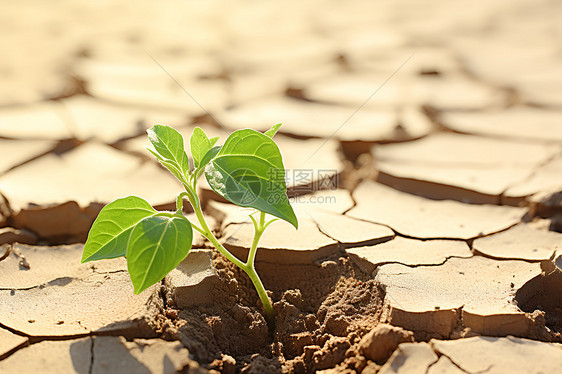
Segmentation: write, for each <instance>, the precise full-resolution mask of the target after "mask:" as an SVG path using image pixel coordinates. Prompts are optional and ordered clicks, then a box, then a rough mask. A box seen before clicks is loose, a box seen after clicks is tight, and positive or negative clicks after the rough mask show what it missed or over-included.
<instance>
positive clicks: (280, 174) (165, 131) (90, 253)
mask: <svg viewBox="0 0 562 374" xmlns="http://www.w3.org/2000/svg"><path fill="white" fill-rule="evenodd" d="M280 126H281V124H277V125H275V126H273V127H272V128H271V129H270V130H268V131H266V132H265V133H264V134H262V133H260V132H258V131H255V130H251V129H244V130H238V131H235V132H234V133H232V134H230V136H229V137H228V138H227V139H226V141H225V143H224V145H223V146H222V147H221V146H215V143H216V142H217V140H218V137H216V138H211V139H209V137H208V136H207V135H206V134H205V132H204V131H203V130H202V129H201V128H199V127H196V128H195V129H194V130H193V134H192V135H191V138H190V148H191V156H192V159H193V166H192V167H190V164H189V158H188V155H187V153H186V152H185V150H184V140H183V137H182V135H181V134H180V133H179V132H177V131H176V130H174V129H173V128H171V127H168V126H163V125H155V126H154V127H152V128H151V129H150V130H148V137H149V140H150V142H151V143H152V145H153V146H154V149H148V150H149V151H150V152H151V153H152V154H153V155H154V156H155V157H156V158H157V159H158V161H160V163H161V164H162V165H164V167H166V168H167V169H168V170H169V171H170V172H171V173H172V174H173V175H174V176H175V177H176V178H177V179H178V180H179V181H180V183H181V184H182V185H183V187H184V188H185V191H184V192H181V193H180V194H179V195H178V196H177V198H176V211H175V212H158V211H156V210H154V209H153V208H152V206H151V205H150V204H149V203H148V202H146V201H145V200H143V199H141V198H140V197H136V196H128V197H124V198H121V199H117V200H115V201H113V202H111V203H109V204H108V205H106V206H105V207H104V208H103V209H102V210H101V212H100V214H99V215H98V217H97V218H96V220H95V221H94V224H93V225H92V228H91V229H90V232H89V234H88V239H87V241H86V244H85V245H84V252H83V255H82V263H84V262H88V261H93V260H102V259H110V258H116V257H121V256H126V258H127V270H128V271H129V275H130V277H131V281H132V283H133V287H134V292H135V294H138V293H140V292H142V291H144V290H145V289H147V288H148V287H150V286H151V285H153V284H155V283H157V282H159V281H161V280H162V279H163V278H164V277H165V276H166V274H168V273H169V272H170V271H172V270H173V269H174V268H175V267H176V266H177V265H178V264H179V263H180V262H181V261H182V260H183V259H184V258H185V257H186V256H187V255H188V253H189V250H190V249H191V244H192V240H193V229H195V230H197V231H198V232H200V233H201V234H202V235H203V236H204V237H206V238H207V239H208V240H209V241H210V242H211V243H212V244H213V245H214V246H215V248H216V249H217V250H218V251H219V252H220V253H221V254H222V255H224V256H225V257H226V258H227V259H228V260H230V261H232V262H233V263H234V264H235V265H236V266H238V267H239V268H240V269H242V270H244V272H246V274H248V276H249V277H250V279H251V280H252V282H253V284H254V286H255V288H256V291H257V292H258V295H259V297H260V299H261V301H262V303H263V308H264V312H265V317H266V320H267V322H268V324H269V325H270V326H272V324H273V322H274V313H273V308H272V306H271V302H270V300H269V298H268V297H267V294H266V291H265V288H264V286H263V283H262V281H261V279H260V277H259V276H258V274H257V273H256V270H255V266H254V265H255V258H256V252H257V249H258V243H259V240H260V238H261V236H262V235H263V233H264V231H265V229H266V228H267V227H268V226H269V225H270V224H271V223H272V222H274V221H276V220H277V218H274V219H272V220H269V221H268V220H266V213H267V214H270V215H273V216H275V217H278V218H280V219H283V220H285V221H287V222H289V223H290V224H292V225H293V226H294V227H295V228H298V222H297V217H296V216H295V213H294V211H293V208H292V207H291V204H290V203H289V199H288V198H287V187H286V184H285V169H284V167H283V160H282V157H281V152H280V151H279V148H278V147H277V144H275V142H274V141H273V139H272V138H273V136H274V135H275V133H276V132H277V130H278V129H279V127H280ZM203 174H205V178H206V179H207V182H208V183H209V185H210V186H211V188H212V189H213V190H214V191H215V192H216V193H217V194H219V195H220V196H222V197H223V198H225V199H227V200H228V201H230V202H232V203H234V204H237V205H239V206H242V207H251V208H254V209H256V210H257V212H254V213H258V212H259V216H258V218H254V216H253V215H254V213H252V214H250V216H249V217H250V219H251V220H252V222H253V224H254V239H253V241H252V245H251V248H250V252H249V254H248V258H247V260H246V262H243V261H241V260H240V259H238V258H237V257H235V256H234V255H233V254H232V253H230V252H229V251H228V250H227V249H226V248H225V247H224V246H223V245H222V244H221V243H220V242H219V241H218V240H217V238H216V237H215V235H214V234H213V233H212V231H211V229H210V228H209V225H208V224H207V222H206V221H205V217H204V216H203V211H202V209H201V201H200V200H199V197H198V196H197V181H198V179H199V178H200V177H201V176H202V175H203ZM184 198H187V200H188V201H189V203H190V204H191V206H192V207H193V210H194V212H195V215H196V217H197V220H198V222H199V225H196V224H192V223H191V222H190V221H189V220H188V219H187V218H186V217H185V216H184V215H183V213H182V208H183V199H184Z"/></svg>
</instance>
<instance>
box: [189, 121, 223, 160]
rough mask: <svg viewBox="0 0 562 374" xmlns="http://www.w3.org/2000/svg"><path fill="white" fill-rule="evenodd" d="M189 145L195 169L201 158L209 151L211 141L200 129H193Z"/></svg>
mask: <svg viewBox="0 0 562 374" xmlns="http://www.w3.org/2000/svg"><path fill="white" fill-rule="evenodd" d="M217 140H218V139H217ZM189 145H190V147H191V156H193V164H194V165H195V167H196V168H197V167H199V163H200V162H201V159H202V158H203V156H205V154H206V153H207V151H209V149H211V141H210V140H209V138H208V137H207V134H205V132H204V131H203V130H202V129H201V128H200V127H196V128H194V129H193V134H191V138H190V139H189Z"/></svg>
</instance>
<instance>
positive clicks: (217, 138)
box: [209, 136, 219, 147]
mask: <svg viewBox="0 0 562 374" xmlns="http://www.w3.org/2000/svg"><path fill="white" fill-rule="evenodd" d="M217 140H219V137H218V136H215V137H213V138H211V139H209V142H211V147H212V146H214V145H215V144H216V143H217Z"/></svg>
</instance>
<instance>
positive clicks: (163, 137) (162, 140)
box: [147, 125, 189, 181]
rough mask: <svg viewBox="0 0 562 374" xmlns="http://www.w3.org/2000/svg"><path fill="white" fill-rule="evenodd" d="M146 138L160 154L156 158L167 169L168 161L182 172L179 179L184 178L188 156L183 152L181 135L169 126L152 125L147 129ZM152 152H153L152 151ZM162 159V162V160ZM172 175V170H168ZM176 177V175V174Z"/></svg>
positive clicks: (187, 171)
mask: <svg viewBox="0 0 562 374" xmlns="http://www.w3.org/2000/svg"><path fill="white" fill-rule="evenodd" d="M147 132H148V139H149V140H150V142H151V143H152V145H153V146H154V149H155V150H156V152H157V153H158V154H159V155H160V157H159V158H158V157H157V158H158V160H159V161H160V162H162V164H164V166H166V167H167V168H168V169H169V170H170V167H169V166H168V165H166V164H165V163H164V162H166V163H170V164H172V165H174V166H175V168H176V169H177V170H178V171H179V172H181V173H182V178H178V179H180V181H183V180H185V176H186V175H188V174H189V158H188V157H187V153H185V147H184V143H183V136H182V135H181V134H180V133H179V132H178V131H177V130H175V129H173V128H172V127H170V126H164V125H154V126H153V127H152V128H151V129H149V130H148V131H147ZM152 153H153V154H154V152H152ZM163 161H164V162H163ZM170 171H171V172H172V173H173V174H174V175H176V173H174V171H172V170H170ZM176 177H178V175H176Z"/></svg>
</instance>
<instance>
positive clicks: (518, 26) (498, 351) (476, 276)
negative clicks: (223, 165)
mask: <svg viewBox="0 0 562 374" xmlns="http://www.w3.org/2000/svg"><path fill="white" fill-rule="evenodd" d="M55 3H56V4H55V5H56V6H52V5H49V6H48V7H47V6H45V4H44V3H43V2H40V1H26V2H24V3H22V2H13V3H6V4H3V5H2V12H0V31H2V32H0V45H6V46H8V48H9V51H10V53H5V54H3V58H2V60H1V61H0V76H1V77H2V82H3V84H2V85H1V87H0V372H1V373H34V372H41V373H56V374H60V373H84V374H85V373H88V374H90V373H125V372H126V373H175V372H183V373H216V372H222V373H237V372H242V373H314V372H318V373H324V374H340V373H341V374H344V373H346V374H360V373H361V374H372V373H385V374H386V373H430V374H437V373H480V372H486V373H545V372H552V373H555V372H559V371H560V367H562V365H561V364H562V346H561V345H560V344H561V342H562V335H561V334H562V296H561V293H560V289H561V287H562V272H561V271H560V270H559V268H560V267H562V257H561V256H562V251H561V247H562V234H561V233H560V232H562V179H561V177H560V176H561V175H562V80H561V77H562V71H561V70H560V66H562V64H561V63H562V60H561V56H560V32H561V31H560V30H561V29H560V22H559V17H558V14H560V8H559V6H558V4H556V3H555V2H551V1H546V0H545V1H538V2H537V1H527V0H517V1H511V0H510V1H507V0H506V1H500V2H497V3H494V5H493V6H492V5H490V3H489V2H487V1H483V0H482V1H472V2H471V4H470V8H466V4H461V3H457V2H450V1H439V0H436V1H430V2H425V3H424V4H423V6H421V5H420V4H418V3H416V2H413V1H410V0H403V1H398V2H392V3H386V2H384V3H383V2H372V1H365V0H350V1H347V2H346V4H345V6H342V5H341V4H338V3H334V2H328V1H324V0H319V1H310V2H300V1H285V2H283V3H268V4H267V5H263V4H259V3H255V2H251V1H245V0H238V1H221V0H217V1H209V2H205V3H185V4H179V3H176V2H174V3H170V2H164V3H162V2H151V1H146V2H144V3H142V6H135V7H133V6H131V3H130V2H127V1H114V2H111V3H95V4H94V3H92V4H86V3H80V4H76V3H75V2H71V1H66V0H58V1H55ZM194 30H196V32H195V31H194ZM30 56H33V58H30ZM170 77H172V78H173V79H171V78H170ZM180 86H181V87H180ZM186 92H187V94H186ZM190 96H191V97H190ZM193 98H194V99H195V100H193ZM367 99H369V100H367ZM277 122H283V123H284V125H283V127H282V128H281V131H280V133H279V134H278V135H276V138H275V139H276V141H277V142H278V144H279V146H280V148H281V151H282V153H283V155H284V163H285V166H286V168H287V182H288V191H289V194H290V196H291V197H292V198H293V201H294V204H293V205H294V207H295V211H296V213H297V215H298V218H299V230H298V231H295V230H294V229H293V228H292V227H290V226H289V225H286V224H284V223H276V224H274V225H272V226H270V228H269V229H268V232H267V233H266V235H265V236H264V237H263V239H262V242H261V248H260V250H259V252H258V256H257V259H256V261H257V267H258V272H259V273H260V274H261V276H262V278H263V281H264V283H265V286H266V288H267V289H268V290H269V291H270V296H271V298H272V300H273V301H274V306H275V310H276V318H277V321H276V326H277V328H276V329H275V331H269V330H268V327H267V324H266V322H265V320H264V318H263V316H262V314H261V305H260V303H259V300H258V298H257V295H256V293H255V291H254V290H253V288H252V286H251V283H250V281H249V280H248V278H247V277H246V276H245V275H244V274H241V273H240V271H239V270H238V269H236V268H234V267H233V266H232V265H231V264H229V263H227V262H225V260H224V259H223V258H222V257H221V256H219V255H217V253H216V252H215V251H214V250H213V249H212V248H210V245H209V243H207V242H206V241H205V240H203V238H202V237H196V238H195V244H194V250H193V251H192V252H191V253H190V255H189V256H188V258H187V259H186V260H185V261H184V262H182V263H181V264H180V265H179V266H178V267H177V269H175V270H174V271H172V272H171V273H170V274H169V275H168V276H167V277H166V278H165V279H164V280H162V283H161V284H157V285H155V286H153V287H152V288H150V289H148V290H146V291H145V292H143V293H142V294H140V295H136V296H135V295H134V294H133V292H132V286H131V284H130V280H129V276H128V274H127V271H126V264H125V261H124V260H123V259H115V260H109V261H101V262H97V263H89V264H80V257H81V251H82V246H83V244H81V243H83V242H84V240H85V238H86V235H87V232H88V229H89V227H90V225H91V223H92V222H93V220H94V218H95V217H96V215H97V214H98V212H99V210H100V209H101V207H102V206H103V205H104V204H107V203H108V202H110V201H112V200H114V199H116V198H118V197H122V196H125V195H129V194H132V195H138V196H142V197H143V198H145V199H147V200H148V201H150V203H151V204H152V205H153V206H155V207H157V208H158V209H172V208H173V207H174V202H175V196H176V195H177V193H178V192H179V191H180V186H179V185H178V184H177V183H176V181H175V180H174V178H173V177H171V176H170V175H169V174H168V173H167V172H166V171H165V170H164V169H163V168H161V167H160V166H159V165H158V164H157V163H156V162H155V160H153V159H151V158H149V157H148V155H147V152H146V151H145V146H146V145H147V140H146V136H145V131H146V129H147V128H149V127H150V126H152V125H153V124H155V123H164V124H167V125H171V126H174V127H175V128H177V129H178V130H179V131H180V132H181V133H182V134H183V135H184V137H188V136H189V135H190V134H191V132H192V131H193V128H194V126H196V125H199V126H201V127H203V128H204V129H205V131H206V132H207V133H208V134H212V136H220V137H221V139H223V140H224V139H225V138H226V136H227V134H228V133H229V132H231V131H233V130H236V129H239V128H243V127H252V128H255V129H258V130H265V129H268V128H270V127H271V125H273V124H275V123H277ZM186 146H188V145H186ZM200 190H201V191H200V192H201V195H202V196H203V200H204V204H205V212H206V214H207V215H208V218H209V221H210V222H211V223H212V226H213V228H214V230H215V232H216V234H217V236H218V237H219V238H220V240H221V241H222V242H223V243H224V245H225V246H226V247H227V248H228V249H229V250H230V251H232V252H233V253H235V254H236V256H238V257H240V258H245V256H246V255H247V253H248V250H249V245H250V241H251V233H252V232H251V231H252V225H251V222H250V221H249V220H248V218H247V215H246V213H247V212H244V211H242V210H241V209H238V208H237V207H233V206H232V205H229V204H226V203H225V202H224V201H220V199H218V198H217V196H216V195H214V194H213V193H212V191H211V190H210V189H209V187H208V186H207V185H206V184H205V183H204V182H203V183H202V184H201V186H200ZM185 213H186V215H188V216H189V217H190V212H189V208H188V207H186V209H185Z"/></svg>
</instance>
